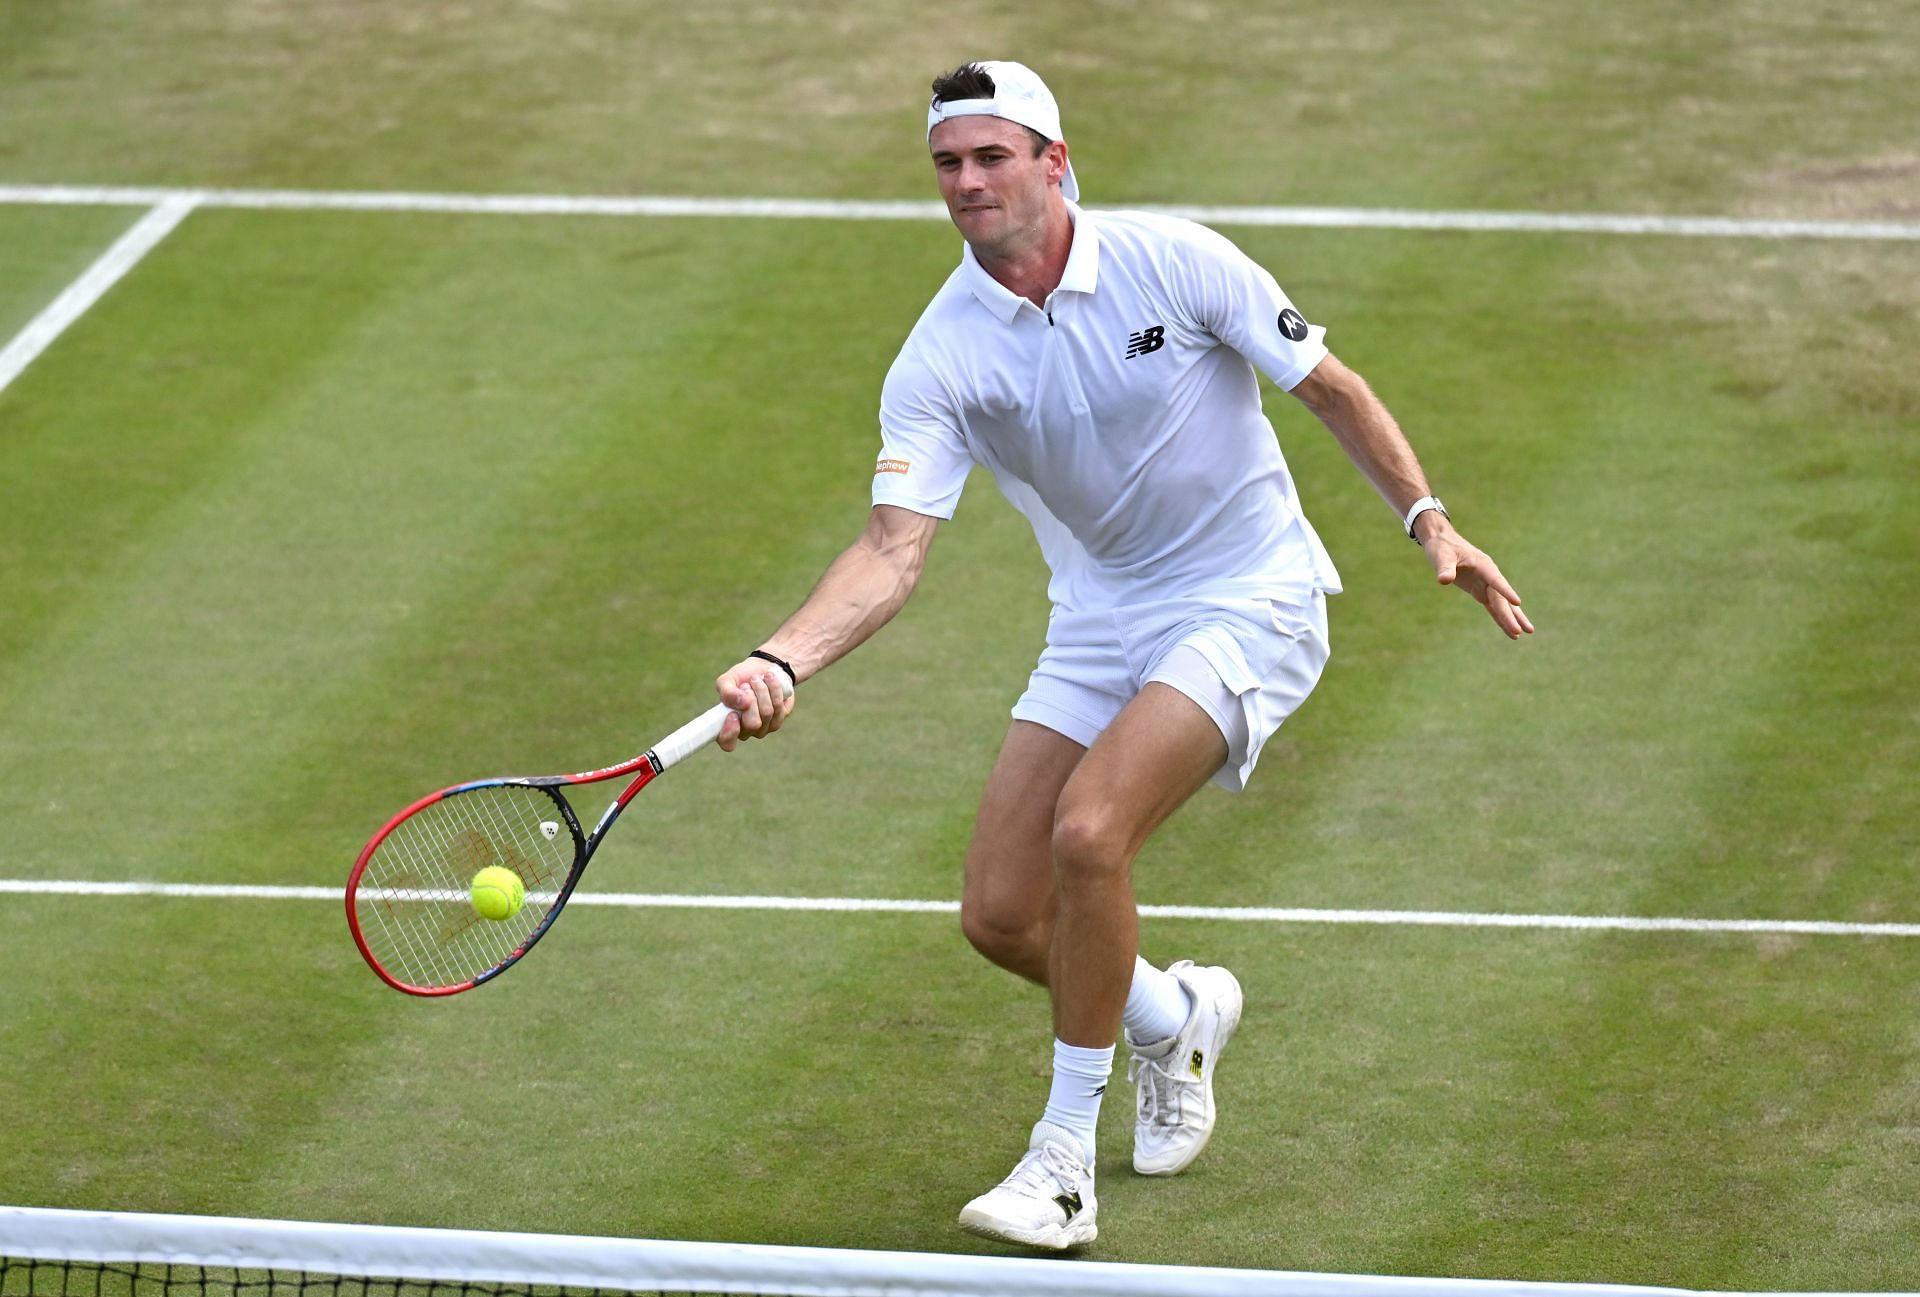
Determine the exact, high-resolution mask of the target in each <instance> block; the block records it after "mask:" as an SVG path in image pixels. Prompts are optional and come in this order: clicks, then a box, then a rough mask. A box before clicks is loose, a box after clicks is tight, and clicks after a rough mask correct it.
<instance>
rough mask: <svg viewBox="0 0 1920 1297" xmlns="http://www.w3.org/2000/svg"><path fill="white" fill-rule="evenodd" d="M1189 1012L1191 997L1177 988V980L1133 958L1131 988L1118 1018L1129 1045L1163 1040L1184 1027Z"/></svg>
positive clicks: (1178, 980) (1185, 990)
mask: <svg viewBox="0 0 1920 1297" xmlns="http://www.w3.org/2000/svg"><path fill="white" fill-rule="evenodd" d="M1192 1012H1193V997H1192V996H1190V995H1188V994H1187V988H1186V987H1184V986H1182V985H1180V979H1179V978H1177V977H1175V976H1174V975H1173V974H1172V973H1169V972H1167V971H1166V970H1165V969H1160V968H1155V967H1154V966H1153V965H1152V964H1149V963H1148V962H1147V961H1146V960H1144V959H1142V958H1140V957H1139V956H1138V955H1135V956H1134V957H1133V986H1132V988H1131V989H1130V990H1128V992H1127V1007H1126V1009H1125V1010H1124V1011H1123V1012H1122V1013H1121V1015H1120V1021H1121V1023H1122V1024H1123V1025H1125V1027H1126V1029H1127V1040H1128V1042H1129V1043H1130V1044H1136V1045H1151V1044H1153V1043H1154V1042H1156V1041H1161V1040H1165V1039H1166V1038H1167V1037H1169V1036H1171V1035H1173V1034H1175V1033H1176V1032H1178V1031H1179V1030H1180V1028H1182V1027H1184V1026H1186V1025H1187V1015H1188V1014H1190V1013H1192Z"/></svg>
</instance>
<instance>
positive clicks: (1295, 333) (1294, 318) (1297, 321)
mask: <svg viewBox="0 0 1920 1297" xmlns="http://www.w3.org/2000/svg"><path fill="white" fill-rule="evenodd" d="M1279 323H1280V332H1282V333H1284V334H1286V335H1287V340H1288V341H1289V342H1300V341H1302V340H1304V339H1305V338H1306V336H1307V322H1306V320H1305V319H1304V318H1302V317H1301V314H1300V312H1298V311H1296V310H1294V309H1293V308H1292V307H1291V306H1289V307H1288V308H1287V309H1286V310H1284V311H1282V312H1280V321H1279Z"/></svg>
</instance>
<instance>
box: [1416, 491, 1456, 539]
mask: <svg viewBox="0 0 1920 1297" xmlns="http://www.w3.org/2000/svg"><path fill="white" fill-rule="evenodd" d="M1429 509H1438V510H1439V511H1440V516H1441V517H1442V518H1451V517H1452V516H1453V515H1452V514H1450V513H1448V512H1447V506H1446V505H1444V504H1441V503H1440V497H1439V496H1437V495H1423V496H1421V497H1420V498H1419V499H1418V500H1415V501H1414V502H1413V507H1412V508H1411V509H1408V510H1407V517H1406V524H1407V539H1408V540H1411V541H1413V542H1415V543H1416V544H1417V543H1418V542H1419V540H1420V538H1419V537H1418V536H1416V535H1414V534H1413V520H1414V519H1415V518H1418V517H1419V516H1420V515H1421V514H1423V513H1425V512H1426V511H1427V510H1429Z"/></svg>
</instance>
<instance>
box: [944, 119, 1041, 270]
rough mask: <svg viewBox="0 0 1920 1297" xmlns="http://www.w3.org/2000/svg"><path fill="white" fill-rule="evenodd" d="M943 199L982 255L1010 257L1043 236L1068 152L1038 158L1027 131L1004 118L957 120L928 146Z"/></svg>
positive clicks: (961, 231)
mask: <svg viewBox="0 0 1920 1297" xmlns="http://www.w3.org/2000/svg"><path fill="white" fill-rule="evenodd" d="M927 143H928V147H929V148H930V149H931V150H932V152H933V171H934V174H935V175H936V176H937V177H939V180H940V196H941V197H942V198H944V199H946V202H947V214H948V215H949V216H951V217H952V218H953V223H954V225H955V226H956V227H957V228H958V229H959V231H960V235H961V237H962V238H964V239H966V241H967V242H968V243H970V244H972V245H973V247H974V249H975V251H977V252H1000V253H1005V252H1011V251H1013V250H1015V249H1016V248H1018V247H1019V246H1020V245H1021V244H1023V243H1025V242H1028V241H1030V240H1033V239H1035V238H1037V237H1038V234H1039V231H1040V230H1041V229H1042V228H1043V227H1044V225H1045V221H1046V214H1047V203H1048V190H1049V188H1050V187H1051V186H1050V184H1049V181H1051V182H1052V183H1053V184H1058V183H1059V176H1060V174H1061V173H1063V172H1064V171H1065V170H1066V155H1067V147H1066V145H1064V144H1050V145H1048V146H1047V147H1046V148H1045V149H1043V150H1042V151H1041V153H1040V156H1039V157H1035V156H1034V154H1033V136H1032V134H1031V133H1029V132H1028V130H1027V129H1026V127H1024V126H1021V125H1019V124H1018V123H1017V122H1010V121H1007V120H1006V119H1004V118H1000V117H984V116H980V117H953V118H949V119H948V120H946V121H944V122H941V123H940V124H939V125H938V126H936V127H934V128H933V135H932V136H931V137H930V138H929V139H928V141H927Z"/></svg>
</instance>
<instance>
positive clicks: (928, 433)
mask: <svg viewBox="0 0 1920 1297" xmlns="http://www.w3.org/2000/svg"><path fill="white" fill-rule="evenodd" d="M972 468H973V457H972V454H971V453H970V452H969V451H968V449H967V440H966V437H965V436H964V435H963V434H962V432H961V430H960V417H959V412H958V411H956V410H955V409H954V408H953V402H952V400H951V398H950V397H949V396H948V394H947V391H946V388H945V386H944V385H943V384H941V382H940V381H939V379H938V378H937V377H936V376H935V374H934V373H933V371H932V370H931V369H930V368H929V367H928V366H927V364H926V363H925V362H924V361H923V360H921V359H920V358H919V357H917V356H915V355H914V354H912V352H911V351H902V352H901V353H900V355H899V356H898V357H897V358H896V359H895V360H894V362H893V368H891V369H889V370H888V371H887V381H886V384H885V386H884V387H882V388H881V391H880V459H879V462H878V463H876V464H875V465H874V466H873V502H874V503H875V504H892V505H898V506H899V507H900V508H902V509H911V510H913V511H914V512H915V513H921V514H926V515H927V516H929V517H932V518H951V517H953V511H954V508H955V507H956V506H957V505H958V504H959V503H960V491H961V488H962V487H964V486H965V485H966V484H967V473H968V472H969V471H970V470H971V469H972Z"/></svg>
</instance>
